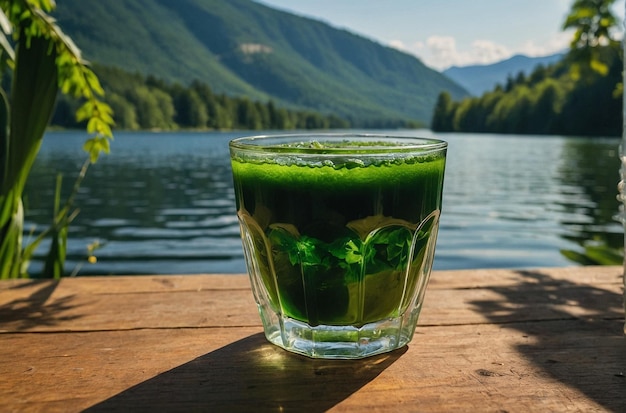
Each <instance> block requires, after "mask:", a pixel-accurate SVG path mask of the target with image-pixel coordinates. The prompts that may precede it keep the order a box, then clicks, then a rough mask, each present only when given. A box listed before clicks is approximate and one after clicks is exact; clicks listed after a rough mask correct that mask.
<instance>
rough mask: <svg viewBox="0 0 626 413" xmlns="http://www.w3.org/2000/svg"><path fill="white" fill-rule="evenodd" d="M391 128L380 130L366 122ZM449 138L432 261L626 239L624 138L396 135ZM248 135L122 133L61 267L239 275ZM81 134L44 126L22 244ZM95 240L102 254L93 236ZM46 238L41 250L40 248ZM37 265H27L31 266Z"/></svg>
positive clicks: (72, 168) (515, 262) (534, 253)
mask: <svg viewBox="0 0 626 413" xmlns="http://www.w3.org/2000/svg"><path fill="white" fill-rule="evenodd" d="M371 132H372V133H384V131H371ZM389 133H394V134H401V135H419V136H427V137H436V138H441V139H444V140H446V141H448V143H449V148H448V161H447V169H446V177H445V185H444V197H443V210H442V217H441V227H440V231H439V240H438V243H437V251H436V257H435V269H440V270H442V269H461V268H532V267H552V266H566V265H575V264H574V263H573V262H571V261H568V260H567V259H566V258H565V257H564V256H563V255H562V254H561V252H560V251H561V250H563V249H570V250H577V251H579V250H581V243H582V242H584V241H586V240H591V239H599V240H602V241H603V242H606V243H607V244H609V245H611V246H615V247H619V246H622V245H623V232H622V226H621V224H619V223H618V222H617V221H616V220H615V219H614V216H615V215H616V214H617V213H618V207H619V204H618V201H617V200H616V194H617V182H618V180H619V174H618V169H619V156H618V155H619V154H618V146H619V143H620V141H619V139H615V138H612V139H609V138H606V139H604V138H576V137H560V136H520V135H488V134H436V133H433V132H431V131H428V130H420V131H391V132H389ZM250 134H257V133H254V132H249V131H243V132H227V133H226V132H203V133H193V132H182V133H181V132H175V133H174V132H172V133H149V132H137V133H131V132H117V133H116V136H115V140H114V142H113V143H112V151H111V154H110V155H103V156H102V157H101V158H100V160H99V161H98V163H96V164H95V165H92V166H91V167H90V169H89V171H88V173H87V177H86V178H85V180H84V182H83V184H82V186H81V188H80V191H79V193H78V194H77V197H76V203H75V206H76V207H77V208H79V209H80V212H79V214H78V216H77V217H76V219H75V220H74V222H73V223H72V225H71V227H70V236H69V242H68V259H67V266H66V269H67V271H68V272H72V271H75V272H77V273H78V274H81V275H88V274H188V273H242V272H245V264H244V261H243V250H242V247H241V241H240V238H239V227H238V223H237V218H236V215H235V200H234V193H233V189H232V181H231V176H230V173H231V171H230V164H229V162H230V161H229V155H228V141H229V140H230V139H232V138H234V137H238V136H244V135H250ZM84 139H85V134H84V133H81V132H49V133H47V134H46V136H45V139H44V143H43V145H42V148H41V152H40V155H39V157H38V159H37V161H36V164H35V166H34V168H33V171H32V174H31V178H30V180H29V182H28V185H27V189H26V193H25V195H26V196H25V206H26V208H27V211H26V223H25V231H26V233H27V234H26V236H25V242H27V239H28V237H29V236H31V235H29V234H34V233H37V232H38V231H41V230H42V229H43V228H44V227H45V226H46V225H47V223H48V222H49V221H50V217H51V214H52V212H51V209H52V202H53V196H54V182H55V179H56V174H57V173H58V172H61V173H62V174H63V176H64V194H65V196H67V194H68V193H69V190H70V187H71V185H72V184H73V181H74V179H75V177H76V175H77V173H78V171H79V169H80V167H81V165H82V163H83V162H84V160H85V159H86V154H85V153H84V152H83V151H82V149H81V148H82V143H83V141H84ZM96 240H99V242H100V243H101V244H102V247H101V248H100V249H98V250H97V251H96V256H97V262H96V263H95V264H89V263H86V258H87V245H89V244H91V243H93V242H94V241H96ZM46 249H47V245H46V244H43V245H42V248H40V251H39V252H38V257H41V256H42V255H43V254H44V252H45V250H46ZM40 268H41V265H40V262H38V261H37V260H36V261H35V262H33V264H32V265H31V273H32V274H33V275H36V272H37V270H38V269H40Z"/></svg>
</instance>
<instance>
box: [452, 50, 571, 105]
mask: <svg viewBox="0 0 626 413" xmlns="http://www.w3.org/2000/svg"><path fill="white" fill-rule="evenodd" d="M563 56H564V55H563V53H557V54H553V55H550V56H542V57H529V56H523V55H515V56H513V57H511V58H508V59H506V60H502V61H500V62H496V63H492V64H488V65H470V66H461V67H459V66H452V67H450V68H448V69H446V70H444V71H443V72H442V73H443V74H444V75H446V76H448V77H449V78H450V79H452V80H454V81H455V82H456V83H458V84H459V85H461V86H463V87H464V88H465V89H466V90H467V91H468V92H470V93H471V94H472V95H474V96H480V95H482V94H483V93H485V92H488V91H490V90H492V89H493V88H494V87H495V86H496V85H497V84H498V83H499V84H501V85H504V84H505V83H506V81H507V79H508V78H509V77H516V76H517V75H518V74H519V73H520V72H522V73H524V74H525V75H530V73H531V72H532V71H533V70H535V68H536V67H537V66H540V65H541V66H549V65H551V64H553V63H556V62H558V61H559V60H561V59H562V58H563Z"/></svg>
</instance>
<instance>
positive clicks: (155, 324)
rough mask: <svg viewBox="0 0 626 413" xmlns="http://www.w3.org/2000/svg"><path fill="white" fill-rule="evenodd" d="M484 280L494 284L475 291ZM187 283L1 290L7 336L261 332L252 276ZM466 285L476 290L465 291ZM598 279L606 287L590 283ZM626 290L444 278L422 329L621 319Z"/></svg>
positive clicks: (139, 281) (524, 278) (559, 274)
mask: <svg viewBox="0 0 626 413" xmlns="http://www.w3.org/2000/svg"><path fill="white" fill-rule="evenodd" d="M481 274H487V275H486V277H487V278H489V279H492V280H494V283H493V284H487V283H482V285H483V286H482V287H476V281H478V280H479V279H480V277H481ZM494 274H496V275H501V276H500V277H499V278H497V277H494ZM581 274H582V276H581V277H580V278H581V279H582V280H583V282H582V283H579V282H578V278H577V277H578V276H580V275H581ZM585 274H586V275H585ZM185 277H186V276H180V277H179V276H176V277H172V281H171V282H170V281H168V280H169V279H168V278H167V277H118V278H114V279H111V278H106V277H95V278H91V277H88V278H76V279H64V280H62V281H61V282H58V283H54V282H49V281H43V282H37V283H31V282H28V281H27V282H23V283H21V284H20V283H14V284H13V286H12V287H9V288H7V289H3V290H2V291H0V333H1V332H11V331H32V332H34V331H47V332H51V331H60V330H62V331H91V330H113V329H136V328H164V327H172V328H180V327H190V328H193V327H215V326H232V327H234V326H259V325H260V320H259V318H258V315H257V312H256V306H255V304H254V302H253V298H252V292H251V291H250V287H249V283H248V280H247V277H246V276H243V275H225V276H212V275H211V276H189V277H190V280H189V281H185ZM459 279H465V280H467V281H468V283H469V285H471V286H472V287H471V288H459V287H458V285H459V281H458V280H459ZM594 279H596V280H600V281H601V282H600V284H599V285H600V286H591V284H589V283H591V282H592V281H593V280H594ZM155 280H157V281H155ZM435 280H438V281H437V282H434V281H435ZM495 280H500V281H501V282H500V283H499V284H498V283H495ZM511 280H514V281H515V282H511ZM229 282H230V283H232V287H233V288H228V285H229ZM107 283H108V284H110V285H111V287H109V288H107V287H106V285H107ZM0 284H1V283H0ZM446 285H452V287H448V288H446V287H445V286H446ZM431 287H433V288H431ZM621 290H622V287H621V282H620V281H619V279H618V278H617V277H615V270H614V269H612V270H599V271H596V270H593V271H589V272H582V273H581V272H580V271H579V270H565V269H544V270H533V271H524V272H522V271H511V270H490V271H484V272H483V273H481V272H478V271H451V272H437V273H435V274H434V275H433V283H432V284H431V286H429V287H428V291H427V294H426V302H425V305H424V309H423V311H422V315H421V317H420V324H421V325H451V324H480V323H486V322H498V323H508V322H514V321H532V320H555V319H556V320H558V319H564V318H565V319H567V318H576V317H591V316H593V317H601V318H616V317H621V316H622V315H623V310H622V308H623V307H622V298H621V297H622V292H621Z"/></svg>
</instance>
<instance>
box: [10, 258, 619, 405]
mask: <svg viewBox="0 0 626 413" xmlns="http://www.w3.org/2000/svg"><path fill="white" fill-rule="evenodd" d="M622 285H623V284H622V269H621V268H619V267H584V268H583V267H572V268H542V269H530V270H466V271H440V272H435V273H434V274H433V276H432V279H431V283H430V285H429V287H428V288H429V289H428V292H427V295H426V304H425V307H424V309H423V311H422V316H421V319H420V323H419V324H420V325H419V327H418V329H417V332H416V334H415V337H414V339H413V341H412V342H411V344H410V345H409V346H408V347H405V348H404V349H402V350H399V351H396V352H393V353H389V354H386V355H381V356H376V357H373V358H369V359H364V360H357V361H325V360H312V359H309V358H306V357H302V356H297V355H293V354H290V353H287V352H285V351H283V350H281V349H279V348H277V347H275V346H273V345H270V344H268V343H267V342H266V341H265V338H264V336H263V335H262V333H261V326H260V322H259V317H258V315H257V312H256V307H255V305H254V303H253V300H252V294H251V291H250V289H249V286H248V279H247V277H246V276H243V275H185V276H135V277H84V278H68V279H63V280H61V281H60V282H53V281H29V280H22V281H3V282H0V349H1V351H0V411H2V412H12V411H19V412H22V411H43V412H54V411H62V412H71V411H84V410H86V411H89V412H99V411H125V412H137V411H149V412H162V411H183V412H188V411H216V412H221V411H228V412H230V411H274V412H283V411H303V412H307V413H311V412H321V411H327V410H331V411H338V412H341V411H370V412H373V411H375V412H386V411H390V412H402V411H419V412H435V411H441V412H450V411H471V412H503V411H507V412H529V411H540V412H554V411H581V412H587V411H615V412H625V411H626V339H625V338H624V335H623V330H622V328H623V324H624V311H623V307H622V289H623V287H622Z"/></svg>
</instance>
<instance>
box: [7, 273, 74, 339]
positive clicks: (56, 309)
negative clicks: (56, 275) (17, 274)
mask: <svg viewBox="0 0 626 413" xmlns="http://www.w3.org/2000/svg"><path fill="white" fill-rule="evenodd" d="M58 286H59V282H58V281H53V280H49V281H48V280H46V281H42V280H31V281H28V282H25V283H21V284H15V285H12V286H10V287H8V289H7V291H10V290H16V289H22V290H28V294H29V295H28V296H27V297H25V298H15V299H13V300H11V301H8V302H6V303H4V304H1V305H0V330H3V329H5V328H6V329H9V330H13V331H24V330H28V329H30V328H33V327H38V326H54V325H56V324H60V323H62V322H64V321H68V320H73V319H76V318H78V316H76V315H64V313H65V312H66V311H69V310H71V309H72V308H74V307H75V305H74V304H72V300H73V298H74V296H65V297H62V298H59V299H56V300H54V301H52V302H51V301H50V297H51V296H52V294H53V293H54V291H55V290H56V289H57V287H58ZM0 302H1V300H0Z"/></svg>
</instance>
